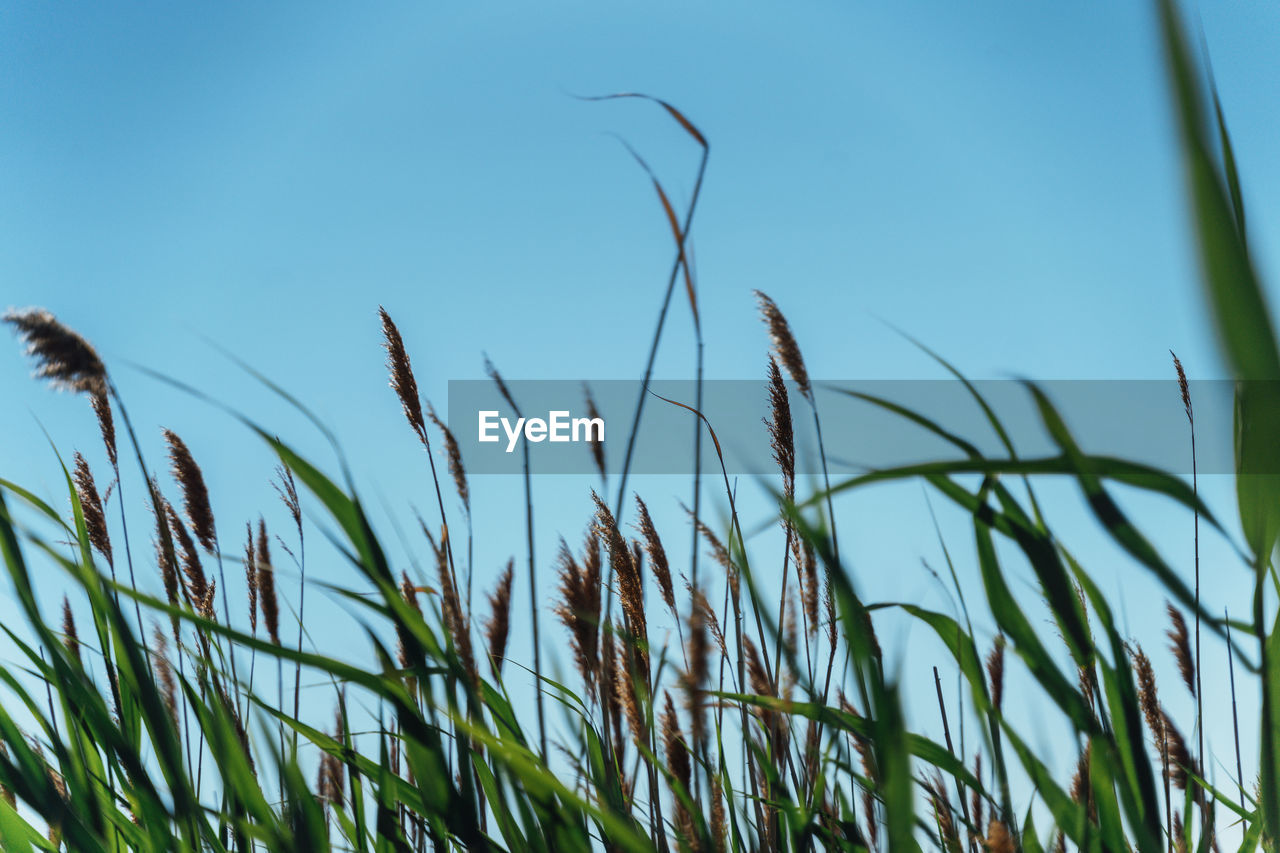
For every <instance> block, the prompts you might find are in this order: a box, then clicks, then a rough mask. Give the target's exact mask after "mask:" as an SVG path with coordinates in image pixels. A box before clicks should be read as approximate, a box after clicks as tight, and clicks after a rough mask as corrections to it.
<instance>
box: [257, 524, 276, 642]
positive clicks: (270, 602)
mask: <svg viewBox="0 0 1280 853" xmlns="http://www.w3.org/2000/svg"><path fill="white" fill-rule="evenodd" d="M270 544H271V543H270V540H269V539H268V538H267V522H266V521H264V520H263V519H262V517H261V516H259V517H258V548H257V551H256V553H255V554H254V563H255V564H256V567H257V574H256V577H257V580H258V604H259V606H260V607H261V608H262V625H263V627H264V628H266V629H267V636H268V637H270V638H271V642H272V643H274V644H275V645H277V646H278V645H280V600H279V599H278V598H277V597H276V577H275V570H274V569H272V567H271V549H270Z"/></svg>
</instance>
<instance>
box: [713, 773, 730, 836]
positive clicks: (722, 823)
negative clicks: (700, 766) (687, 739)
mask: <svg viewBox="0 0 1280 853" xmlns="http://www.w3.org/2000/svg"><path fill="white" fill-rule="evenodd" d="M728 822H729V821H728V815H726V814H725V808H724V788H723V786H721V784H720V776H719V774H713V775H712V777H711V849H712V850H713V851H714V853H725V851H726V850H727V849H728V845H727V843H726V836H727V835H728Z"/></svg>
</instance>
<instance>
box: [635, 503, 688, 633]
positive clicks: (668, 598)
mask: <svg viewBox="0 0 1280 853" xmlns="http://www.w3.org/2000/svg"><path fill="white" fill-rule="evenodd" d="M635 497H636V507H637V508H638V509H639V521H638V522H637V523H636V529H638V530H639V531H640V535H641V537H642V538H643V539H644V549H645V553H646V554H648V555H649V563H650V565H651V566H652V567H653V577H654V579H655V580H657V582H658V591H659V592H661V593H662V601H663V603H664V604H666V605H667V609H668V610H670V611H671V614H672V615H673V616H675V617H676V618H677V619H679V618H680V614H679V612H678V611H677V610H676V595H675V588H674V587H673V586H672V583H671V565H670V564H669V563H668V562H667V552H666V549H664V548H663V547H662V540H661V539H660V538H659V537H658V531H657V529H656V528H655V527H654V526H653V519H652V518H650V517H649V507H647V506H645V503H644V501H643V500H641V499H640V496H639V495H636V496H635Z"/></svg>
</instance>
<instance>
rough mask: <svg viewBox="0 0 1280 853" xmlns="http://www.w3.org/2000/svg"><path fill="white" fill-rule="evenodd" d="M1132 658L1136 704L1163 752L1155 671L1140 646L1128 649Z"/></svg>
mask: <svg viewBox="0 0 1280 853" xmlns="http://www.w3.org/2000/svg"><path fill="white" fill-rule="evenodd" d="M1129 654H1130V656H1131V657H1132V658H1133V672H1134V675H1136V676H1137V678H1138V704H1139V705H1141V706H1142V716H1143V717H1144V718H1145V719H1146V721H1147V728H1149V729H1150V730H1151V735H1152V737H1154V738H1155V742H1156V746H1157V747H1158V748H1159V749H1160V751H1161V753H1162V754H1163V753H1164V751H1165V746H1164V743H1165V739H1164V717H1163V716H1162V715H1161V713H1160V697H1159V694H1158V693H1157V692H1156V673H1155V669H1154V668H1153V667H1152V666H1151V659H1150V658H1148V657H1147V654H1146V652H1144V651H1143V650H1142V647H1141V646H1136V645H1135V646H1134V647H1132V648H1131V649H1130V650H1129Z"/></svg>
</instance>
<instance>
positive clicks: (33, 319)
mask: <svg viewBox="0 0 1280 853" xmlns="http://www.w3.org/2000/svg"><path fill="white" fill-rule="evenodd" d="M3 321H4V322H6V323H8V324H9V325H10V326H12V327H13V328H14V330H15V331H16V332H17V333H18V336H19V337H20V338H22V341H23V343H25V344H26V345H27V355H28V356H30V357H31V358H32V359H33V360H34V361H35V363H36V373H35V375H36V377H37V378H38V379H47V380H48V381H49V382H50V383H51V384H52V385H53V386H54V387H55V388H59V389H65V390H68V391H76V392H84V393H87V394H94V393H102V392H104V391H105V390H106V387H107V369H106V367H105V366H104V365H103V364H102V359H100V358H99V357H98V353H97V351H96V350H95V349H94V348H93V346H92V345H91V344H90V343H89V342H88V341H86V340H85V339H84V338H82V337H81V336H80V335H79V334H78V333H76V332H73V331H72V330H71V329H69V328H67V327H66V326H64V325H63V324H62V323H60V322H58V320H57V318H55V317H54V316H53V315H52V314H50V313H49V312H48V311H45V310H44V309H42V308H26V309H23V310H9V311H6V312H5V313H4V316H3Z"/></svg>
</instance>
